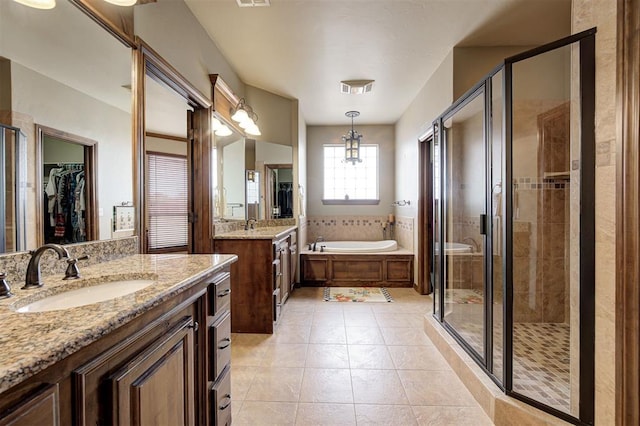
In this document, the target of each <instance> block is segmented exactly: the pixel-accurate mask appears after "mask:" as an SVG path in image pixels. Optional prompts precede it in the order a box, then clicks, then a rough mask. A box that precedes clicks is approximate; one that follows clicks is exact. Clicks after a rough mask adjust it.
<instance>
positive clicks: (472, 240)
mask: <svg viewBox="0 0 640 426" xmlns="http://www.w3.org/2000/svg"><path fill="white" fill-rule="evenodd" d="M467 241H468V242H470V243H471V246H472V247H473V253H478V252H479V251H480V246H479V245H478V243H476V240H474V239H473V238H471V237H467V238H465V239H463V240H462V242H463V243H466V242H467Z"/></svg>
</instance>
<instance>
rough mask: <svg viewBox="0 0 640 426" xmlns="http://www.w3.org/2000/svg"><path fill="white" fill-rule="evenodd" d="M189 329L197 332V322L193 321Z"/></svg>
mask: <svg viewBox="0 0 640 426" xmlns="http://www.w3.org/2000/svg"><path fill="white" fill-rule="evenodd" d="M189 328H193V331H198V330H199V329H200V324H198V321H195V322H194V323H193V324H192V325H190V326H189Z"/></svg>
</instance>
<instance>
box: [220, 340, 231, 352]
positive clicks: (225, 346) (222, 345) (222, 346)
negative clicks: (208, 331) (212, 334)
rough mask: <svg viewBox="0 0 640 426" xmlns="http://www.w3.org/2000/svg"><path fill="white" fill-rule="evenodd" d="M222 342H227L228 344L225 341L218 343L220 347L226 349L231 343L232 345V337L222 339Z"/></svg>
mask: <svg viewBox="0 0 640 426" xmlns="http://www.w3.org/2000/svg"><path fill="white" fill-rule="evenodd" d="M220 342H224V343H226V345H225V344H224V343H223V344H221V345H218V349H226V348H228V347H229V345H231V339H230V338H228V337H227V338H224V339H222V340H220Z"/></svg>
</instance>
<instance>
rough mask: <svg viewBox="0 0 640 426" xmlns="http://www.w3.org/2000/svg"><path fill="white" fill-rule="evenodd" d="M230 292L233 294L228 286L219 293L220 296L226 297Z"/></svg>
mask: <svg viewBox="0 0 640 426" xmlns="http://www.w3.org/2000/svg"><path fill="white" fill-rule="evenodd" d="M230 294H231V289H230V288H227V289H225V290H224V291H221V292H220V293H218V297H226V296H228V295H230Z"/></svg>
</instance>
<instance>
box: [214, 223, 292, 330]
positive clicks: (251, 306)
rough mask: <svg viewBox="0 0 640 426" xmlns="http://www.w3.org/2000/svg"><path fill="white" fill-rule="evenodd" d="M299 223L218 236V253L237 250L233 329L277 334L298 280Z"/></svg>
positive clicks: (234, 269)
mask: <svg viewBox="0 0 640 426" xmlns="http://www.w3.org/2000/svg"><path fill="white" fill-rule="evenodd" d="M296 229H297V228H296V227H295V226H270V227H264V228H256V229H249V230H246V231H245V230H240V231H232V232H226V233H223V234H219V235H216V236H215V251H216V253H234V254H237V255H238V262H236V263H234V264H233V265H232V266H231V275H232V277H233V278H232V280H231V290H232V293H233V297H232V298H231V304H232V309H231V331H232V332H234V333H273V331H274V324H276V323H277V321H278V319H279V318H280V311H281V309H282V306H283V304H284V303H285V301H286V300H287V298H288V297H289V293H290V292H291V290H292V289H293V284H294V282H295V268H296V259H297V239H296Z"/></svg>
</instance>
